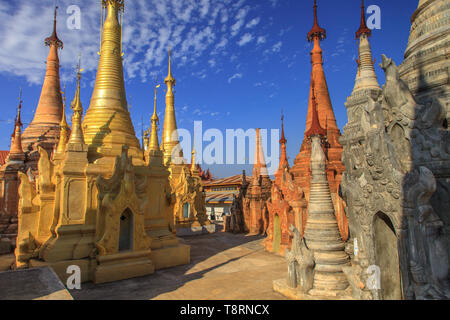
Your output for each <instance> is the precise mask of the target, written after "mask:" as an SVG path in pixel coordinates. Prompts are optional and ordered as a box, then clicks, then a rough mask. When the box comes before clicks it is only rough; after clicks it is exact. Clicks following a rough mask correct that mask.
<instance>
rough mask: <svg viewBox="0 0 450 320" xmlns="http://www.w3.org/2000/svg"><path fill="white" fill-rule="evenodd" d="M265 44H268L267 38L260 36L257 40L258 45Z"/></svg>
mask: <svg viewBox="0 0 450 320" xmlns="http://www.w3.org/2000/svg"><path fill="white" fill-rule="evenodd" d="M265 42H266V37H265V36H259V37H258V39H257V40H256V44H263V43H265Z"/></svg>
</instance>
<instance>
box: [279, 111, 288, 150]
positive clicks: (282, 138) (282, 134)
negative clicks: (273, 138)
mask: <svg viewBox="0 0 450 320" xmlns="http://www.w3.org/2000/svg"><path fill="white" fill-rule="evenodd" d="M286 143H287V140H286V138H285V137H284V114H283V111H282V112H281V139H280V144H286Z"/></svg>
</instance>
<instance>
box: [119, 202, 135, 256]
mask: <svg viewBox="0 0 450 320" xmlns="http://www.w3.org/2000/svg"><path fill="white" fill-rule="evenodd" d="M132 248H133V214H132V213H131V211H130V209H126V210H125V211H124V212H123V213H122V214H121V215H120V234H119V252H122V251H130V250H132Z"/></svg>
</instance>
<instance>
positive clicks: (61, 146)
mask: <svg viewBox="0 0 450 320" xmlns="http://www.w3.org/2000/svg"><path fill="white" fill-rule="evenodd" d="M61 95H62V98H63V110H62V117H61V122H60V123H59V141H58V146H57V147H56V154H63V153H64V151H65V150H66V144H67V138H68V135H69V131H70V127H69V125H68V124H67V121H66V85H64V89H63V91H61Z"/></svg>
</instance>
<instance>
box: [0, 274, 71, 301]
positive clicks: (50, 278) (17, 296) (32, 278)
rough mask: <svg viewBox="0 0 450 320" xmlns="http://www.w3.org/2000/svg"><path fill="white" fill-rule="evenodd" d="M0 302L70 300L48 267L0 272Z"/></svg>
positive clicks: (61, 284)
mask: <svg viewBox="0 0 450 320" xmlns="http://www.w3.org/2000/svg"><path fill="white" fill-rule="evenodd" d="M0 300H72V297H71V296H70V294H69V293H68V292H67V290H66V288H65V287H64V285H63V283H62V282H61V281H60V280H59V278H58V276H57V275H56V273H55V272H54V271H53V269H52V268H50V267H43V268H33V269H23V270H16V271H12V270H10V271H4V272H0Z"/></svg>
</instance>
